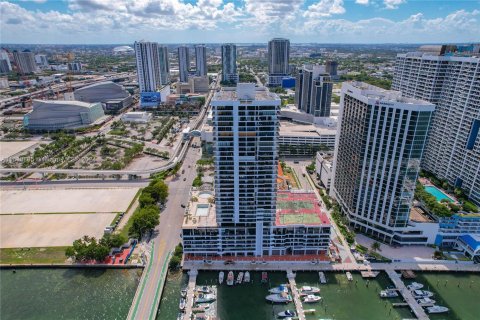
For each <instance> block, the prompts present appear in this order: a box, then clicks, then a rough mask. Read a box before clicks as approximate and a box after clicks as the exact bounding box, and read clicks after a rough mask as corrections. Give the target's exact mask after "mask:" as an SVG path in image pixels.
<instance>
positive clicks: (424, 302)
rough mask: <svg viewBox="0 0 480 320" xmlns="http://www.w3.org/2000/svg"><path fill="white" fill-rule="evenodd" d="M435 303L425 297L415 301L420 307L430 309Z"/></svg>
mask: <svg viewBox="0 0 480 320" xmlns="http://www.w3.org/2000/svg"><path fill="white" fill-rule="evenodd" d="M435 302H436V301H435V300H433V299H430V298H427V297H425V298H422V299H418V300H417V303H418V304H419V305H420V306H421V307H432V306H434V305H435Z"/></svg>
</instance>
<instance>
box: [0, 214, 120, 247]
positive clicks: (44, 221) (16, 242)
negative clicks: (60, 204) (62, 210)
mask: <svg viewBox="0 0 480 320" xmlns="http://www.w3.org/2000/svg"><path fill="white" fill-rule="evenodd" d="M114 218H115V213H95V214H21V215H2V216H0V230H1V232H0V247H1V248H24V247H56V246H68V245H72V242H73V241H74V240H76V239H78V238H81V237H83V236H84V235H89V236H94V237H96V238H97V239H98V238H101V237H102V235H103V229H104V228H105V227H106V226H108V225H110V223H111V222H112V220H113V219H114Z"/></svg>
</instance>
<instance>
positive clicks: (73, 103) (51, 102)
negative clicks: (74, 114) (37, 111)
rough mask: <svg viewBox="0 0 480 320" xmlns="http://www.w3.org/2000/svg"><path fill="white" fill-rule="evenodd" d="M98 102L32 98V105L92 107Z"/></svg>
mask: <svg viewBox="0 0 480 320" xmlns="http://www.w3.org/2000/svg"><path fill="white" fill-rule="evenodd" d="M97 104H98V102H92V103H90V102H83V101H77V100H36V99H35V100H33V105H34V106H41V105H50V106H55V105H56V106H65V105H71V106H77V107H84V108H93V107H94V106H96V105H97Z"/></svg>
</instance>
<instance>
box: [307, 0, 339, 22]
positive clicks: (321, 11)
mask: <svg viewBox="0 0 480 320" xmlns="http://www.w3.org/2000/svg"><path fill="white" fill-rule="evenodd" d="M343 13H345V8H344V7H343V0H320V1H319V2H317V3H314V4H312V5H310V6H309V7H308V8H307V10H306V11H305V13H304V14H303V15H304V16H305V17H307V18H320V17H330V16H331V15H334V14H343Z"/></svg>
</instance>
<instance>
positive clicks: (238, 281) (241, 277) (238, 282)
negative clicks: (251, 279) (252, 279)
mask: <svg viewBox="0 0 480 320" xmlns="http://www.w3.org/2000/svg"><path fill="white" fill-rule="evenodd" d="M242 280H243V272H240V273H239V274H238V276H237V284H240V283H242Z"/></svg>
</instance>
